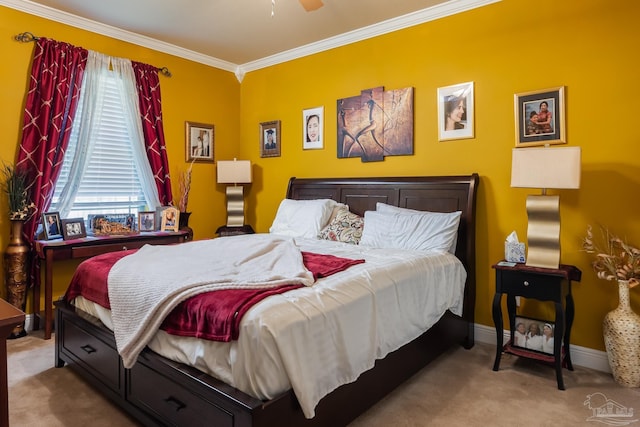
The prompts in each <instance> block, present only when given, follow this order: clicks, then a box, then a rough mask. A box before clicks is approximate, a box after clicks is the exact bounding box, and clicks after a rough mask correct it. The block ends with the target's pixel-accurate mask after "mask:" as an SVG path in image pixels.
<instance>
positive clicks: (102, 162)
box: [50, 72, 149, 219]
mask: <svg viewBox="0 0 640 427" xmlns="http://www.w3.org/2000/svg"><path fill="white" fill-rule="evenodd" d="M101 78H103V79H105V81H104V83H105V96H104V103H103V105H102V114H101V117H100V120H99V122H98V123H97V124H95V126H97V132H96V139H95V141H94V144H95V145H94V148H93V152H92V153H91V157H90V159H89V161H88V165H87V169H86V171H85V173H84V176H83V177H82V179H81V180H80V182H79V183H78V186H77V188H76V190H75V196H74V199H73V204H72V207H71V210H70V212H69V213H68V214H65V216H66V217H69V218H73V217H82V218H85V219H86V218H87V216H88V215H89V214H113V213H125V214H130V213H133V214H136V215H137V213H138V211H144V210H147V208H146V206H147V205H148V204H149V203H148V202H147V200H146V199H145V196H144V193H143V191H142V186H141V183H140V178H139V176H138V170H139V168H138V167H137V166H136V162H135V159H134V156H133V152H132V147H131V140H132V138H131V136H130V135H129V130H128V128H127V126H126V119H125V114H126V112H125V111H124V108H123V97H124V96H125V94H124V93H123V91H122V90H121V89H120V88H121V87H122V86H121V85H118V84H117V83H118V82H117V81H116V79H118V78H119V77H118V76H117V75H116V74H115V73H111V72H109V73H106V75H105V76H103V77H101ZM82 112H83V105H82V97H81V101H80V104H79V105H78V111H77V114H76V118H75V120H74V124H73V129H72V131H71V136H70V140H69V147H68V149H67V152H66V154H65V158H64V162H63V166H62V169H61V172H60V177H59V178H58V181H57V182H56V188H55V191H54V194H53V198H52V204H51V208H50V210H52V211H57V210H60V209H59V208H60V207H59V202H60V194H61V191H62V189H63V188H64V186H65V185H66V184H67V181H68V179H69V173H70V169H71V164H72V162H73V159H74V157H75V153H76V151H77V149H78V144H81V143H86V142H84V141H78V139H79V138H78V133H79V131H78V129H79V124H80V122H81V117H82Z"/></svg>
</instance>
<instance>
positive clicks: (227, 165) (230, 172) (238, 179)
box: [217, 159, 251, 227]
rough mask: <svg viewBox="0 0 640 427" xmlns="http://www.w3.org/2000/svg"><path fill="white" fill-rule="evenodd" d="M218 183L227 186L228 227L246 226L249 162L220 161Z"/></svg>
mask: <svg viewBox="0 0 640 427" xmlns="http://www.w3.org/2000/svg"><path fill="white" fill-rule="evenodd" d="M217 169H218V183H219V184H233V185H229V186H227V227H242V226H244V194H243V191H244V187H243V186H242V185H238V184H248V183H250V182H251V162H250V161H249V160H237V159H233V160H218V166H217Z"/></svg>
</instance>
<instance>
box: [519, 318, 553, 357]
mask: <svg viewBox="0 0 640 427" xmlns="http://www.w3.org/2000/svg"><path fill="white" fill-rule="evenodd" d="M555 332H556V327H555V324H554V323H552V322H550V321H548V320H541V319H533V318H530V317H523V316H516V324H515V330H514V331H513V341H512V343H511V345H512V346H513V347H519V348H524V349H526V350H530V351H537V352H540V353H546V354H553V342H554V338H555ZM559 339H562V337H561V336H560V337H559Z"/></svg>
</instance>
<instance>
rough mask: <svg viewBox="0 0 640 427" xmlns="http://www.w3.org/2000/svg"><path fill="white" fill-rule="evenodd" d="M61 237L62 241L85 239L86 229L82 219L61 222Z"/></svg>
mask: <svg viewBox="0 0 640 427" xmlns="http://www.w3.org/2000/svg"><path fill="white" fill-rule="evenodd" d="M62 236H63V237H64V240H71V239H81V238H83V237H87V229H86V228H85V225H84V219H83V218H68V219H63V220H62Z"/></svg>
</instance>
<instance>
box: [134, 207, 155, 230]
mask: <svg viewBox="0 0 640 427" xmlns="http://www.w3.org/2000/svg"><path fill="white" fill-rule="evenodd" d="M155 218H156V212H155V211H144V212H138V230H139V231H154V230H155V229H156V222H155Z"/></svg>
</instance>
